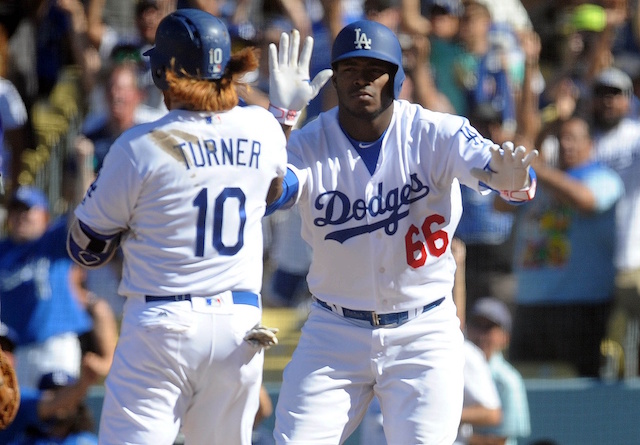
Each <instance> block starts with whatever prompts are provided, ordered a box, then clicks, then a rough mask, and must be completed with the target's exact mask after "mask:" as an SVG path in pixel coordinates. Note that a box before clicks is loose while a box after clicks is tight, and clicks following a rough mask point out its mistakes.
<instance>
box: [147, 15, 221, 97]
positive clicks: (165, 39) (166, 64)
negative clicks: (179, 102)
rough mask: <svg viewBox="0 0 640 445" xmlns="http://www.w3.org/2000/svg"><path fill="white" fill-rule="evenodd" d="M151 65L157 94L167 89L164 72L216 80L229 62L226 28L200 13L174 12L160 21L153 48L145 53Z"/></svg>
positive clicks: (218, 20)
mask: <svg viewBox="0 0 640 445" xmlns="http://www.w3.org/2000/svg"><path fill="white" fill-rule="evenodd" d="M144 55H148V56H149V58H150V62H151V73H152V77H153V83H155V84H156V86H157V87H158V88H160V89H161V90H166V89H168V88H169V85H168V84H167V80H166V76H165V72H166V70H167V69H171V60H172V59H175V66H174V67H173V69H174V71H175V72H176V74H178V75H180V74H181V72H182V71H183V70H184V72H186V73H187V74H188V75H190V76H194V77H197V78H199V79H204V80H215V79H220V78H221V77H222V75H223V74H224V70H225V68H226V66H227V63H228V62H229V59H230V58H231V39H230V38H229V31H228V30H227V27H226V25H225V24H224V23H223V22H222V21H221V20H220V19H218V18H217V17H215V16H213V15H211V14H209V13H208V12H205V11H202V10H200V9H188V8H185V9H178V10H177V11H175V12H172V13H171V14H169V15H168V16H166V17H165V18H163V19H162V20H161V21H160V23H159V24H158V29H157V30H156V41H155V46H154V47H153V48H151V49H150V50H148V51H146V52H145V53H144Z"/></svg>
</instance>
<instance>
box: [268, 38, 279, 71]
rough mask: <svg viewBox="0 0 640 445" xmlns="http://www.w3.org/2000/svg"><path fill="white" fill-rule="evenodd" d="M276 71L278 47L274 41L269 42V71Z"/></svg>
mask: <svg viewBox="0 0 640 445" xmlns="http://www.w3.org/2000/svg"><path fill="white" fill-rule="evenodd" d="M276 71H278V48H276V44H275V43H270V44H269V72H270V73H274V72H276Z"/></svg>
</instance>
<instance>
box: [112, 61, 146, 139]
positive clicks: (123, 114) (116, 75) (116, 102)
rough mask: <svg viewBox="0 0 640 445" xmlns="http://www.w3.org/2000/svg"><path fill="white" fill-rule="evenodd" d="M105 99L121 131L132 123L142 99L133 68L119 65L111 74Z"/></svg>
mask: <svg viewBox="0 0 640 445" xmlns="http://www.w3.org/2000/svg"><path fill="white" fill-rule="evenodd" d="M107 100H108V102H109V111H110V112H111V117H112V120H113V121H114V122H116V123H117V124H118V127H119V129H120V130H121V131H124V130H126V129H128V128H129V127H131V126H132V125H133V123H134V116H135V111H136V108H137V107H138V105H140V102H141V101H142V93H141V91H140V90H139V89H138V84H137V79H136V74H135V73H134V71H133V69H129V68H125V67H120V68H116V69H115V71H114V72H113V73H112V74H111V78H110V79H109V84H108V94H107Z"/></svg>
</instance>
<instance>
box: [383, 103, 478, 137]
mask: <svg viewBox="0 0 640 445" xmlns="http://www.w3.org/2000/svg"><path fill="white" fill-rule="evenodd" d="M394 106H395V110H394V115H395V116H396V118H397V119H400V120H402V121H409V122H411V125H412V126H414V127H417V128H418V129H420V130H428V131H434V132H437V133H438V134H442V135H453V134H454V133H457V132H458V131H460V129H461V128H462V127H464V126H465V125H468V120H467V119H466V118H464V117H462V116H458V115H455V114H449V113H443V112H440V111H433V110H429V109H428V108H424V107H423V106H421V105H420V104H415V103H412V102H408V101H406V100H396V101H395V103H394Z"/></svg>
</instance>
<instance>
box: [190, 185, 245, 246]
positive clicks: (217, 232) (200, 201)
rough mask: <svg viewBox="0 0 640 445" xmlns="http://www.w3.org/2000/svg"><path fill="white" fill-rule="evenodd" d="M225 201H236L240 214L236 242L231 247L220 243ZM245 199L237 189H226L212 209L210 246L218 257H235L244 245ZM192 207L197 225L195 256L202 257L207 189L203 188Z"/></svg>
mask: <svg viewBox="0 0 640 445" xmlns="http://www.w3.org/2000/svg"><path fill="white" fill-rule="evenodd" d="M227 199H237V200H238V210H239V213H240V215H239V216H240V226H239V227H238V241H237V242H236V243H235V245H233V246H225V245H224V243H223V242H222V224H223V223H224V221H225V220H224V215H223V213H224V203H225V201H226V200H227ZM245 201H246V197H245V196H244V193H243V192H242V190H241V189H239V188H237V187H231V188H226V189H224V190H223V191H222V193H220V194H219V195H218V197H217V198H216V200H215V204H214V208H213V239H212V243H211V244H212V245H213V247H214V248H215V249H216V250H217V251H218V253H219V254H220V255H228V256H230V255H235V254H236V253H238V251H239V250H240V249H242V246H243V245H244V225H245V223H246V222H247V213H246V211H245V208H244V204H245ZM193 205H194V206H195V207H197V208H198V223H197V224H198V225H197V235H196V256H204V240H205V222H206V220H207V207H208V199H207V189H206V188H203V189H202V191H201V192H200V193H198V196H196V199H194V200H193Z"/></svg>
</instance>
